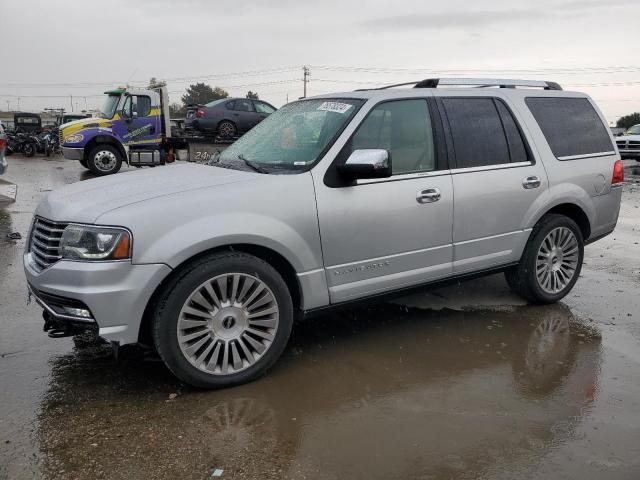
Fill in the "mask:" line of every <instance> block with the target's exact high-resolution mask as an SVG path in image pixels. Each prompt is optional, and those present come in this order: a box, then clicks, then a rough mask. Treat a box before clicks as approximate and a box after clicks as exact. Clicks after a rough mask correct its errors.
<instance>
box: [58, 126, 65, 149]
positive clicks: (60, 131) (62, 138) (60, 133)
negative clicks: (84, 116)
mask: <svg viewBox="0 0 640 480" xmlns="http://www.w3.org/2000/svg"><path fill="white" fill-rule="evenodd" d="M58 139H59V140H60V146H62V144H63V143H64V137H63V136H62V129H61V128H59V129H58Z"/></svg>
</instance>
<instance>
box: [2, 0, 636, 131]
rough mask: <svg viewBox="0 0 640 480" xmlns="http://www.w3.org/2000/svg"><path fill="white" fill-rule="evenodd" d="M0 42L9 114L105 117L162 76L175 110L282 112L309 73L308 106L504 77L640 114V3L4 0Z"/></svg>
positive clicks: (610, 110)
mask: <svg viewBox="0 0 640 480" xmlns="http://www.w3.org/2000/svg"><path fill="white" fill-rule="evenodd" d="M0 42H1V43H0V45H1V47H0V52H1V53H0V62H2V68H0V109H2V110H5V109H6V108H7V101H9V102H10V103H9V106H10V107H11V108H12V109H15V108H16V107H17V105H18V98H17V97H18V96H19V97H20V108H21V109H23V110H39V109H42V108H45V107H61V106H62V107H65V108H67V110H70V108H71V99H70V95H73V97H74V101H73V104H74V108H80V109H84V107H85V101H86V105H87V106H88V107H89V108H94V107H97V106H99V105H100V104H101V102H102V100H101V98H100V94H101V93H102V92H103V91H104V89H105V88H110V87H114V86H117V85H120V84H125V83H127V82H129V83H130V84H135V85H143V84H145V83H146V82H147V81H148V79H149V78H150V77H152V76H155V77H157V78H159V79H166V80H167V83H168V86H169V90H170V91H171V92H172V100H174V101H179V99H180V93H181V92H183V91H184V89H185V87H186V86H187V85H188V84H189V83H192V82H194V81H196V80H200V81H205V82H206V83H209V84H211V85H212V86H216V85H218V86H221V87H223V88H225V89H227V90H228V91H229V92H230V94H231V95H243V96H244V94H245V93H246V91H247V90H249V89H250V90H253V91H257V92H258V93H259V94H260V98H263V99H265V100H267V101H270V102H272V103H273V104H275V105H277V106H280V105H282V104H283V103H285V102H286V101H287V98H289V99H290V100H293V99H296V98H298V97H299V96H301V95H302V65H309V66H310V69H311V77H310V80H311V81H310V83H309V95H313V94H319V93H326V92H331V91H344V90H352V89H354V88H363V87H366V86H374V85H376V84H386V83H394V82H401V81H410V80H416V79H420V78H428V77H432V76H463V75H464V76H470V75H471V76H474V75H475V76H494V77H496V76H497V77H511V78H537V79H549V80H554V81H558V82H559V83H561V84H562V85H563V86H564V87H565V89H575V90H582V91H586V92H587V93H589V94H590V95H592V96H593V97H594V98H595V100H596V101H597V102H598V104H599V105H600V108H601V109H602V110H603V111H604V113H605V115H606V116H607V118H608V119H609V120H615V119H616V118H617V117H618V116H620V115H622V114H626V113H630V112H633V111H640V53H639V52H640V0H606V1H605V0H535V1H518V0H510V1H509V0H507V1H502V0H484V1H482V2H474V1H470V0H466V1H461V0H447V1H445V2H443V1H441V0H440V1H437V2H436V1H430V0H429V1H425V0H413V1H403V0H396V1H389V0H375V1H365V0H359V1H351V0H340V1H338V0H324V1H314V2H305V1H304V0H278V1H267V0H243V1H239V2H216V1H213V0H211V1H208V0H182V1H175V0H172V1H170V0H136V1H133V0H130V1H120V0H108V1H104V2H103V1H95V0H92V1H86V0H85V1H79V0H78V1H71V0H49V1H44V0H42V1H34V0H0ZM603 84H604V85H603ZM595 85H600V86H595Z"/></svg>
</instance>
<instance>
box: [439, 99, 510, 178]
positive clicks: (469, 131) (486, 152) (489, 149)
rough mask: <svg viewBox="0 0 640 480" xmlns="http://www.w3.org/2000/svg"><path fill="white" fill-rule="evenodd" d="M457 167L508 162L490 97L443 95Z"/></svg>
mask: <svg viewBox="0 0 640 480" xmlns="http://www.w3.org/2000/svg"><path fill="white" fill-rule="evenodd" d="M442 103H443V104H444V107H445V110H446V113H447V118H448V120H449V126H450V128H451V136H452V138H453V145H454V149H455V156H456V166H457V168H469V167H481V166H486V165H500V164H504V163H509V162H510V157H509V146H508V144H507V139H506V137H505V130H504V128H503V127H502V122H501V120H500V116H499V115H498V109H497V108H496V106H495V104H494V102H493V99H491V98H444V99H442Z"/></svg>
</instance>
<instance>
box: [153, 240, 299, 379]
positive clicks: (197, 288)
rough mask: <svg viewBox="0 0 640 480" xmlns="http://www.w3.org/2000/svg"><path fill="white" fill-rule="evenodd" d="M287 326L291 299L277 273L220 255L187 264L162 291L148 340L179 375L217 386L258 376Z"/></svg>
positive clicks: (254, 261)
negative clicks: (151, 333) (151, 337)
mask: <svg viewBox="0 0 640 480" xmlns="http://www.w3.org/2000/svg"><path fill="white" fill-rule="evenodd" d="M292 324H293V305H292V301H291V295H290V293H289V290H288V288H287V286H286V284H285V282H284V280H283V279H282V277H281V276H280V275H279V274H278V272H277V271H276V270H275V269H274V268H273V267H272V266H271V265H269V264H268V263H266V262H264V261H263V260H261V259H259V258H257V257H254V256H252V255H248V254H244V253H234V252H225V253H219V254H214V255H211V256H209V257H207V258H205V259H204V260H202V261H199V262H198V263H196V264H193V265H191V266H190V267H187V268H186V269H185V270H184V272H182V274H181V275H179V276H177V277H176V278H175V279H174V280H173V281H172V282H170V283H169V284H168V285H167V286H166V288H165V290H164V294H163V296H162V297H161V299H160V301H159V302H158V306H157V308H156V313H155V317H154V324H153V339H154V344H155V346H156V349H157V351H158V353H159V355H160V357H161V358H162V359H163V361H164V362H165V364H166V365H167V367H169V369H170V370H171V371H172V372H173V373H174V374H175V375H176V376H177V377H178V378H180V379H181V380H182V381H184V382H186V383H188V384H190V385H193V386H196V387H201V388H218V387H227V386H231V385H237V384H241V383H245V382H248V381H250V380H253V379H254V378H256V377H258V376H260V375H263V374H264V373H265V372H266V371H267V369H268V368H269V367H270V366H271V365H273V363H274V362H275V361H276V360H277V359H278V357H279V356H280V354H281V353H282V351H283V350H284V348H285V346H286V344H287V341H288V339H289V335H290V333H291V327H292Z"/></svg>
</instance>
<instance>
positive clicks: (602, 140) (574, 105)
mask: <svg viewBox="0 0 640 480" xmlns="http://www.w3.org/2000/svg"><path fill="white" fill-rule="evenodd" d="M525 101H526V103H527V106H528V107H529V110H531V113H532V114H533V116H534V117H535V119H536V121H537V122H538V125H540V129H541V130H542V133H543V134H544V136H545V138H546V139H547V142H548V143H549V147H551V151H552V152H553V154H554V155H555V156H556V157H557V158H558V159H559V160H570V159H572V158H573V157H580V156H594V155H607V154H613V153H614V149H613V145H612V143H611V139H610V138H609V134H608V132H607V129H606V128H605V126H604V125H603V123H602V120H601V119H600V116H599V115H598V113H597V112H596V111H595V109H594V108H593V105H591V102H589V100H588V99H586V98H561V97H528V98H526V100H525Z"/></svg>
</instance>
